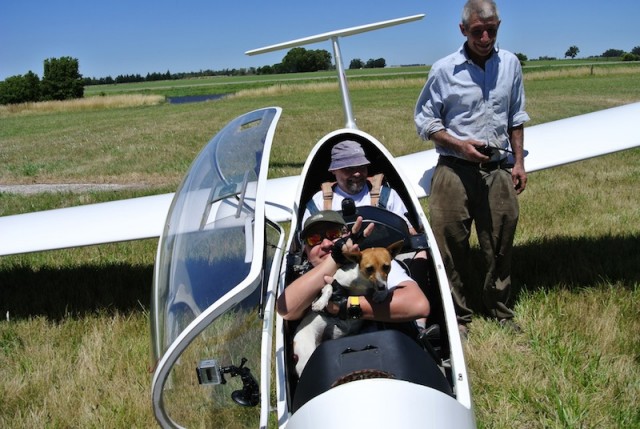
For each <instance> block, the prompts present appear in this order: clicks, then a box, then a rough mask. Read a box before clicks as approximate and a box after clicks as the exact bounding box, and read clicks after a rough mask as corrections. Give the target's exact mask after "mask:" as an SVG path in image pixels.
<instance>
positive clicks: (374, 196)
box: [369, 173, 389, 206]
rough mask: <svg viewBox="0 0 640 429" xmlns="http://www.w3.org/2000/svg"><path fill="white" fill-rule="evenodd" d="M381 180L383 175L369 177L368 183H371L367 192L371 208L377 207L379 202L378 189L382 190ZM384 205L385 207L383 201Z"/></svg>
mask: <svg viewBox="0 0 640 429" xmlns="http://www.w3.org/2000/svg"><path fill="white" fill-rule="evenodd" d="M382 179H384V174H382V173H379V174H376V175H375V176H371V177H369V183H371V190H370V191H369V194H370V195H371V205H372V206H377V205H378V202H379V200H380V189H381V188H382ZM387 198H389V196H388V195H387ZM385 205H386V201H385Z"/></svg>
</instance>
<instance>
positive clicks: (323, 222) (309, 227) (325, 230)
mask: <svg viewBox="0 0 640 429" xmlns="http://www.w3.org/2000/svg"><path fill="white" fill-rule="evenodd" d="M346 227H347V226H346V223H345V221H344V219H343V218H342V216H341V215H340V214H339V213H337V212H335V211H333V210H323V211H320V212H318V213H316V214H315V215H313V216H310V217H309V218H308V219H307V220H306V221H305V223H304V228H303V229H302V231H301V233H300V238H301V239H302V241H303V243H304V253H305V255H306V257H307V260H308V262H309V267H308V270H307V271H306V272H304V274H302V275H301V276H299V277H298V278H297V279H295V280H294V281H293V282H291V284H290V285H288V286H287V287H286V288H285V289H284V291H283V292H282V294H280V296H279V297H278V301H277V310H278V313H279V314H280V315H281V316H282V317H283V318H284V319H285V320H299V319H301V318H302V317H303V316H304V315H305V313H306V312H307V311H308V310H309V308H310V307H311V303H312V302H313V300H314V299H315V298H316V297H317V296H318V295H319V294H320V291H321V290H322V288H323V287H324V286H325V284H327V283H332V282H333V278H332V276H333V275H334V274H335V273H336V271H337V270H338V268H339V267H340V265H339V264H338V263H337V262H336V259H338V260H339V258H336V259H334V255H333V254H332V248H333V247H334V244H335V242H336V241H337V240H338V239H339V238H341V237H345V236H346V235H347V234H346V232H347V231H346ZM361 227H362V218H361V217H358V219H357V220H356V222H355V223H354V225H353V227H352V230H351V232H352V233H353V234H356V233H358V232H359V231H360V228H361ZM372 228H373V224H371V225H369V226H368V227H367V228H366V229H365V231H364V235H365V236H366V235H368V234H369V233H371V230H372ZM357 246H358V245H357V244H354V243H353V241H352V240H351V239H347V240H346V241H345V243H344V245H343V247H342V251H350V250H355V249H357ZM387 283H388V287H389V288H392V287H393V288H394V289H393V290H392V291H391V292H390V293H389V296H388V297H387V299H385V300H384V301H383V302H381V303H373V302H371V301H369V300H368V299H367V298H366V297H364V296H362V297H358V300H357V301H358V306H359V309H358V314H359V318H361V319H365V320H376V321H380V322H406V321H413V320H416V319H418V318H422V317H427V315H428V314H429V301H428V300H427V298H426V297H425V295H424V294H423V293H422V290H421V289H420V287H419V286H418V284H417V283H416V282H415V281H414V280H413V279H411V277H409V275H408V274H407V273H406V272H405V271H404V269H403V268H402V266H401V265H400V264H399V263H398V262H396V261H393V263H392V267H391V271H390V272H389V277H388V281H387ZM350 305H351V303H350ZM326 311H327V312H328V313H329V314H333V315H335V316H338V315H339V313H340V307H339V305H338V304H336V303H334V302H329V304H328V305H327V307H326Z"/></svg>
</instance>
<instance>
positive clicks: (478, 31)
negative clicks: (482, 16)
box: [469, 27, 498, 39]
mask: <svg viewBox="0 0 640 429" xmlns="http://www.w3.org/2000/svg"><path fill="white" fill-rule="evenodd" d="M485 31H486V32H487V35H488V36H489V37H496V35H497V34H498V28H497V27H488V28H474V29H473V30H469V34H471V36H473V37H474V38H476V39H480V38H481V37H482V36H483V35H484V32H485Z"/></svg>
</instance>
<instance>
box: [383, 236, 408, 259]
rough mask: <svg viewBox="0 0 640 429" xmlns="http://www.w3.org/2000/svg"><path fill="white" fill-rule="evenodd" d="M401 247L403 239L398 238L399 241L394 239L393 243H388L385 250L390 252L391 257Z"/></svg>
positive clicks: (398, 251) (394, 255) (393, 256)
mask: <svg viewBox="0 0 640 429" xmlns="http://www.w3.org/2000/svg"><path fill="white" fill-rule="evenodd" d="M403 247H404V240H399V241H396V242H395V243H393V244H391V245H389V246H388V247H387V250H388V251H389V253H390V254H391V257H392V258H395V257H396V255H397V254H398V253H400V251H401V250H402V248H403Z"/></svg>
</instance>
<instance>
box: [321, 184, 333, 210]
mask: <svg viewBox="0 0 640 429" xmlns="http://www.w3.org/2000/svg"><path fill="white" fill-rule="evenodd" d="M335 183H336V182H323V183H322V185H321V186H320V188H321V189H322V198H323V200H324V209H325V210H331V202H332V201H333V185H334V184H335Z"/></svg>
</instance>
